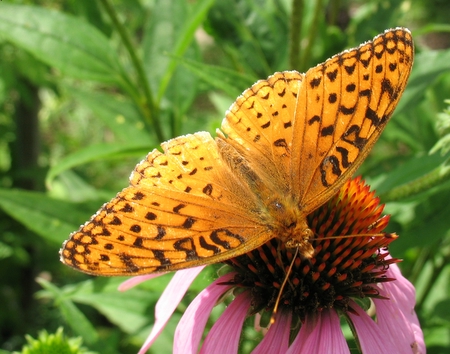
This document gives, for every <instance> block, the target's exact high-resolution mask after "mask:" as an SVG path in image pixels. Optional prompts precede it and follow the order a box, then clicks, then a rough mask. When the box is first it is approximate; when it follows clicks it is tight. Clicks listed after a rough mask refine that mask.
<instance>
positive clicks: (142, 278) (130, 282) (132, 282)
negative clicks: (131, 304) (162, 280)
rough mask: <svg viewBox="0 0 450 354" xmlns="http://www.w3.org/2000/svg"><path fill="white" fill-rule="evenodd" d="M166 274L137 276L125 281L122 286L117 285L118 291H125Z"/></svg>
mask: <svg viewBox="0 0 450 354" xmlns="http://www.w3.org/2000/svg"><path fill="white" fill-rule="evenodd" d="M164 274H166V273H154V274H146V275H138V276H136V277H133V278H130V279H127V280H125V281H124V282H123V283H122V284H120V285H119V288H118V290H119V291H127V290H129V289H131V288H133V287H135V286H136V285H139V284H140V283H143V282H144V281H147V280H150V279H155V278H158V277H160V276H161V275H164Z"/></svg>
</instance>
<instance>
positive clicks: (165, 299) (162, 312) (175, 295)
mask: <svg viewBox="0 0 450 354" xmlns="http://www.w3.org/2000/svg"><path fill="white" fill-rule="evenodd" d="M204 267H205V266H201V267H196V268H190V269H183V270H179V271H177V272H176V273H175V275H174V276H173V278H172V280H171V281H170V283H169V284H168V285H167V287H166V289H165V290H164V292H163V293H162V295H161V297H160V298H159V300H158V302H157V303H156V306H155V324H154V325H153V328H152V331H151V333H150V334H149V336H148V337H147V340H146V341H145V343H144V345H143V346H142V347H141V349H140V350H139V353H138V354H143V353H145V352H146V351H147V350H148V348H150V346H151V345H152V344H153V342H154V341H155V339H156V338H157V337H158V336H159V334H160V333H161V331H162V330H163V328H164V327H165V325H166V324H167V321H169V318H170V317H171V316H172V314H173V312H174V311H175V309H176V308H177V306H178V304H179V303H180V301H181V299H182V298H183V296H184V294H186V291H187V289H188V288H189V286H190V285H191V283H192V282H193V281H194V279H195V278H196V277H197V275H198V274H199V273H200V272H201V271H202V270H203V268H204Z"/></svg>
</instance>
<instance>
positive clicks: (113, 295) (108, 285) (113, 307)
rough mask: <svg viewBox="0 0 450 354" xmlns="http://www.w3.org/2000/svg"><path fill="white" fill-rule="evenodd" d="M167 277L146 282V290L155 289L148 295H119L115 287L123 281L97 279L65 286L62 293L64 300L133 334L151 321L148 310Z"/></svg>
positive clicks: (140, 292) (133, 291)
mask: <svg viewBox="0 0 450 354" xmlns="http://www.w3.org/2000/svg"><path fill="white" fill-rule="evenodd" d="M170 277H171V275H164V276H162V277H160V278H157V279H152V280H151V281H150V282H148V284H147V287H152V285H154V286H156V287H153V289H152V291H150V290H143V289H140V288H132V289H129V290H127V291H125V292H121V291H119V290H118V286H119V285H120V284H121V283H122V282H123V281H124V279H126V278H124V277H115V278H102V277H98V278H95V279H90V280H87V281H85V282H82V283H78V284H76V285H68V286H66V287H65V288H63V291H64V293H65V294H66V295H65V296H66V297H67V298H68V299H70V300H71V301H75V302H78V303H82V304H86V305H90V306H92V307H94V308H95V309H97V310H98V311H99V312H101V313H102V314H103V315H105V316H106V317H107V318H108V319H109V320H110V321H111V322H112V323H114V324H116V325H117V326H118V327H120V328H121V329H122V330H123V331H125V332H127V333H136V332H137V331H138V330H139V329H141V328H142V327H143V326H145V325H148V323H149V322H150V321H151V320H152V317H151V316H150V315H149V313H151V311H149V309H151V308H152V307H154V305H155V303H156V301H157V300H158V299H159V297H160V296H161V293H162V289H163V288H164V287H165V286H166V285H167V282H168V281H169V279H170Z"/></svg>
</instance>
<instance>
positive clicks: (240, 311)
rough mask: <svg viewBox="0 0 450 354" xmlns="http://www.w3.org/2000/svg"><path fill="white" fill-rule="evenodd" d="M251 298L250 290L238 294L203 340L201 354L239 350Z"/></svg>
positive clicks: (221, 353) (225, 353)
mask: <svg viewBox="0 0 450 354" xmlns="http://www.w3.org/2000/svg"><path fill="white" fill-rule="evenodd" d="M251 300H252V298H251V296H250V294H249V292H248V291H245V292H243V293H241V294H239V295H238V296H236V298H235V299H234V300H233V301H232V302H231V303H230V305H228V307H227V308H226V310H225V311H224V312H223V314H222V316H220V317H219V319H218V320H217V322H216V323H215V324H214V326H212V328H211V330H210V331H209V333H208V335H207V336H206V338H205V341H204V342H203V346H202V350H201V351H200V353H201V354H208V353H214V354H233V353H237V352H238V347H239V339H240V337H241V331H242V325H243V324H244V320H245V318H246V317H247V312H248V309H249V308H250V304H251Z"/></svg>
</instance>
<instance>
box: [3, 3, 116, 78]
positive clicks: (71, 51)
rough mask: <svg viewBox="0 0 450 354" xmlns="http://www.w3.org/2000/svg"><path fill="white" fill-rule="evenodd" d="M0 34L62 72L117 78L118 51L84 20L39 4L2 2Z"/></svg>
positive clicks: (77, 76)
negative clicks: (26, 4)
mask: <svg viewBox="0 0 450 354" xmlns="http://www.w3.org/2000/svg"><path fill="white" fill-rule="evenodd" d="M0 9H1V11H0V35H2V36H3V37H4V38H6V39H7V40H8V41H10V42H12V43H14V44H15V45H17V46H19V47H21V48H23V49H25V50H27V51H29V52H30V53H32V54H33V55H34V56H36V57H37V58H38V59H40V60H42V61H43V62H45V63H47V64H48V65H51V66H54V67H55V68H57V69H59V70H60V71H61V72H62V73H64V74H66V75H69V76H72V77H74V78H78V79H88V80H93V81H100V82H120V72H121V69H120V64H119V61H118V59H117V54H116V52H115V51H114V49H113V48H112V47H111V45H110V43H109V41H108V38H106V37H105V36H104V35H103V34H102V33H101V32H99V31H98V30H97V29H96V28H95V27H93V26H91V25H89V24H88V23H86V22H85V21H83V20H81V19H79V18H75V17H73V16H70V15H67V14H63V13H60V12H57V11H52V10H47V9H44V8H42V7H35V6H25V5H13V4H5V3H2V4H1V8H0Z"/></svg>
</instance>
